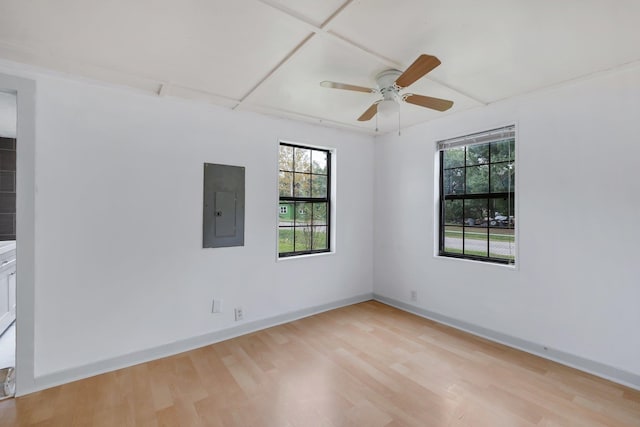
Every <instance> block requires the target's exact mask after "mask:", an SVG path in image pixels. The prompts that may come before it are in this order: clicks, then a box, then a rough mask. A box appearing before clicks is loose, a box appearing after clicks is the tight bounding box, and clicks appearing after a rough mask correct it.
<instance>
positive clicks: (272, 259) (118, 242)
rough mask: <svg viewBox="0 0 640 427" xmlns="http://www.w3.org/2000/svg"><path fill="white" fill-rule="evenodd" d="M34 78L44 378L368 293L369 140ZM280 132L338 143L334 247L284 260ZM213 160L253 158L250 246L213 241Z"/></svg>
mask: <svg viewBox="0 0 640 427" xmlns="http://www.w3.org/2000/svg"><path fill="white" fill-rule="evenodd" d="M20 69H21V67H20V66H17V67H16V66H12V67H11V68H10V69H9V70H8V72H10V73H16V70H17V74H23V73H21V71H20ZM24 74H25V75H26V76H27V77H29V78H34V79H35V80H36V82H37V91H36V105H37V113H36V135H37V137H36V160H35V161H36V186H37V192H36V225H35V227H36V255H35V259H36V264H35V277H36V279H35V287H34V288H35V297H34V299H35V341H34V347H35V355H34V361H35V368H34V370H35V372H34V374H35V380H36V381H35V382H36V383H38V378H41V377H43V376H47V375H51V374H54V373H57V372H65V371H68V370H73V369H74V368H78V367H82V366H85V365H91V364H95V363H97V362H100V361H105V360H109V359H112V358H117V357H119V356H122V355H127V354H130V353H135V352H140V351H144V350H146V349H149V348H154V347H157V346H163V345H166V344H171V343H174V342H177V341H181V340H185V339H188V338H190V337H196V336H200V335H203V334H207V333H209V332H212V331H218V330H224V329H226V328H229V327H233V326H236V325H237V323H236V322H234V320H233V314H232V313H233V307H234V306H242V307H243V308H244V313H245V314H244V315H245V322H250V321H253V320H258V319H266V318H271V317H274V316H278V315H282V314H283V313H288V312H292V311H296V310H300V309H304V308H308V307H315V306H318V305H322V304H327V303H331V302H334V301H338V300H341V299H346V298H350V297H354V296H359V295H363V294H370V292H371V289H372V280H373V279H372V271H373V266H372V258H373V253H372V246H373V224H372V221H373V219H372V215H371V210H372V206H373V144H372V138H370V137H368V136H363V135H357V134H353V133H349V132H345V131H340V130H334V129H328V128H324V127H319V126H313V125H309V124H303V123H296V122H292V121H288V120H278V119H275V118H269V117H266V116H262V115H257V114H251V113H246V112H234V111H231V110H228V109H223V108H218V107H214V106H209V105H202V104H195V103H189V102H183V101H179V100H171V99H161V98H154V97H151V96H147V95H143V94H138V93H135V92H133V91H129V90H124V89H119V88H112V87H106V86H101V85H95V84H90V83H86V82H81V81H74V80H68V79H64V78H60V77H58V76H50V75H46V74H39V73H35V74H34V73H33V72H27V73H24ZM279 139H284V140H287V141H295V142H299V143H302V144H314V145H319V146H324V147H329V148H333V149H335V150H336V161H337V170H336V177H337V184H338V187H337V200H336V207H337V218H336V220H335V227H336V230H337V240H336V253H335V254H332V255H322V256H315V257H309V258H305V259H294V260H287V261H280V262H277V261H276V223H277V212H278V210H277V206H278V200H277V153H278V140H279ZM205 162H211V163H224V164H232V165H241V166H245V167H246V218H245V227H246V229H245V246H244V247H235V248H223V249H202V243H201V242H202V192H203V190H202V179H203V163H205ZM18 244H20V242H19V241H18ZM18 286H19V284H18ZM214 297H216V298H221V299H223V301H224V303H223V313H221V314H216V315H213V314H211V313H210V312H211V302H212V298H214ZM62 379H63V380H64V375H63V376H62ZM59 380H60V378H58V381H59ZM40 386H46V384H41V385H40ZM36 388H37V387H36Z"/></svg>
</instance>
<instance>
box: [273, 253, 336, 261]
mask: <svg viewBox="0 0 640 427" xmlns="http://www.w3.org/2000/svg"><path fill="white" fill-rule="evenodd" d="M335 253H336V251H329V252H319V253H317V254H304V255H292V256H285V257H279V256H278V255H277V254H276V262H280V261H290V260H294V259H301V258H313V257H319V256H327V255H333V254H335Z"/></svg>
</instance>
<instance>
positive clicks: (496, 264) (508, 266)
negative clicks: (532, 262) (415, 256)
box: [433, 254, 519, 271]
mask: <svg viewBox="0 0 640 427" xmlns="http://www.w3.org/2000/svg"><path fill="white" fill-rule="evenodd" d="M433 257H434V258H436V259H443V260H448V261H458V262H468V263H472V264H480V265H488V266H492V267H499V268H506V269H507V270H512V271H516V270H519V267H518V262H516V263H515V264H501V263H499V262H489V261H479V260H475V259H466V258H456V257H449V256H443V255H437V254H435V255H434V256H433Z"/></svg>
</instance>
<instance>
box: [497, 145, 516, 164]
mask: <svg viewBox="0 0 640 427" xmlns="http://www.w3.org/2000/svg"><path fill="white" fill-rule="evenodd" d="M515 148H516V147H515V140H513V139H511V140H506V141H499V142H492V143H491V162H492V163H494V162H504V161H508V160H513V159H515V158H516V150H515Z"/></svg>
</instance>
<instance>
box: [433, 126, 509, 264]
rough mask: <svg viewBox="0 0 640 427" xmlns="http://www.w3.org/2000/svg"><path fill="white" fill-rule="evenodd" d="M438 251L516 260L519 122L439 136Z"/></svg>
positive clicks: (487, 258) (444, 254)
mask: <svg viewBox="0 0 640 427" xmlns="http://www.w3.org/2000/svg"><path fill="white" fill-rule="evenodd" d="M438 149H439V151H440V227H439V230H440V232H439V254H440V255H441V256H448V257H456V258H467V259H473V260H479V261H488V262H496V263H503V264H514V263H515V259H516V258H515V257H516V240H515V224H516V217H515V209H514V208H515V173H516V169H515V127H514V126H507V127H504V128H500V129H494V130H491V131H487V132H481V133H476V134H473V135H467V136H464V137H460V138H454V139H449V140H445V141H439V142H438Z"/></svg>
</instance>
